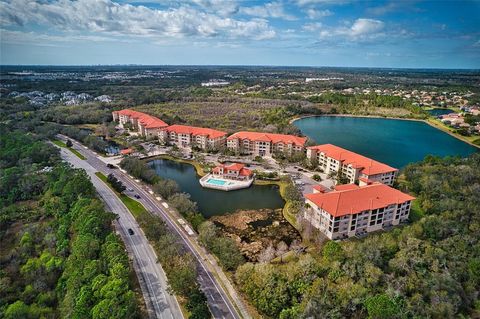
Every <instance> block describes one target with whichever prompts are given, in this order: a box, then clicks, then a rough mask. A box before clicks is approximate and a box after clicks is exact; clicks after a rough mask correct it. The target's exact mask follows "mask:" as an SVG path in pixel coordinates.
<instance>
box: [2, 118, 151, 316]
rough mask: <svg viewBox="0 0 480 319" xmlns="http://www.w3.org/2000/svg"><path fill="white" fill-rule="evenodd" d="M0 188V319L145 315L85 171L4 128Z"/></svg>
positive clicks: (54, 151)
mask: <svg viewBox="0 0 480 319" xmlns="http://www.w3.org/2000/svg"><path fill="white" fill-rule="evenodd" d="M0 181H1V183H2V185H1V187H0V189H1V192H0V203H1V204H0V207H1V208H0V216H1V221H0V242H1V243H2V250H1V251H0V269H1V270H0V283H1V284H0V314H1V315H0V317H2V318H99V319H100V318H139V317H141V316H142V315H141V311H140V304H141V302H140V300H141V299H139V297H138V295H137V294H136V293H135V292H134V290H133V285H134V283H133V282H132V277H131V271H132V270H131V268H130V264H129V259H128V256H127V254H126V252H125V248H124V246H123V243H122V241H121V240H120V238H119V237H118V236H117V235H115V233H114V232H113V229H112V221H113V219H114V214H112V213H109V212H107V211H105V209H104V207H103V204H102V202H101V201H100V200H98V199H97V197H96V193H95V189H94V188H93V185H92V184H91V182H90V180H89V178H88V177H87V175H86V173H85V172H84V171H83V170H77V169H73V168H71V167H69V166H68V165H67V164H64V163H62V162H61V161H60V157H59V153H58V151H57V149H56V148H54V147H53V146H51V145H49V144H47V143H46V142H44V141H42V140H39V139H38V138H36V137H34V136H32V135H26V134H23V133H21V132H14V133H10V132H8V130H7V129H6V128H5V127H4V126H1V127H0ZM140 298H141V297H140Z"/></svg>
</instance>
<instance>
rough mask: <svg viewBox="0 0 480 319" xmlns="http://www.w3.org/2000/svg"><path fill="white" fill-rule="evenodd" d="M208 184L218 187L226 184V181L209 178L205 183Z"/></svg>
mask: <svg viewBox="0 0 480 319" xmlns="http://www.w3.org/2000/svg"><path fill="white" fill-rule="evenodd" d="M207 183H208V184H212V185H220V186H223V185H225V184H226V183H227V181H224V180H221V179H214V178H209V179H208V181H207Z"/></svg>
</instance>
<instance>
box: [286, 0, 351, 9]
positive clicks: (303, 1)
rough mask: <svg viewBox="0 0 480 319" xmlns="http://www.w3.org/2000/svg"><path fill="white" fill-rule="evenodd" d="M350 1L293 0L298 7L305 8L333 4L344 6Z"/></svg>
mask: <svg viewBox="0 0 480 319" xmlns="http://www.w3.org/2000/svg"><path fill="white" fill-rule="evenodd" d="M350 1H351V0H295V2H296V3H297V5H298V6H300V7H306V6H312V5H335V4H345V3H348V2H350Z"/></svg>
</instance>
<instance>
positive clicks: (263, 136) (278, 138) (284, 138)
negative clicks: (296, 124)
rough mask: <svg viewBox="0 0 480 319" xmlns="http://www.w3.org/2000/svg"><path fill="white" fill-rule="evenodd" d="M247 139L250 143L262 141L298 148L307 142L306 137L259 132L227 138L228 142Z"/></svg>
mask: <svg viewBox="0 0 480 319" xmlns="http://www.w3.org/2000/svg"><path fill="white" fill-rule="evenodd" d="M237 138H238V139H241V140H244V139H248V140H251V141H262V142H271V143H274V144H275V143H279V142H283V143H284V144H294V145H298V146H303V145H305V142H306V141H307V138H306V137H299V136H295V135H285V134H271V133H261V132H237V133H235V134H232V135H230V136H229V137H228V140H234V139H237Z"/></svg>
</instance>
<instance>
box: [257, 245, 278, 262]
mask: <svg viewBox="0 0 480 319" xmlns="http://www.w3.org/2000/svg"><path fill="white" fill-rule="evenodd" d="M273 258H275V248H273V245H272V244H271V243H270V245H268V247H267V248H265V249H264V250H262V251H261V252H260V254H259V255H258V262H261V263H268V262H270V261H271V260H272V259H273Z"/></svg>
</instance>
